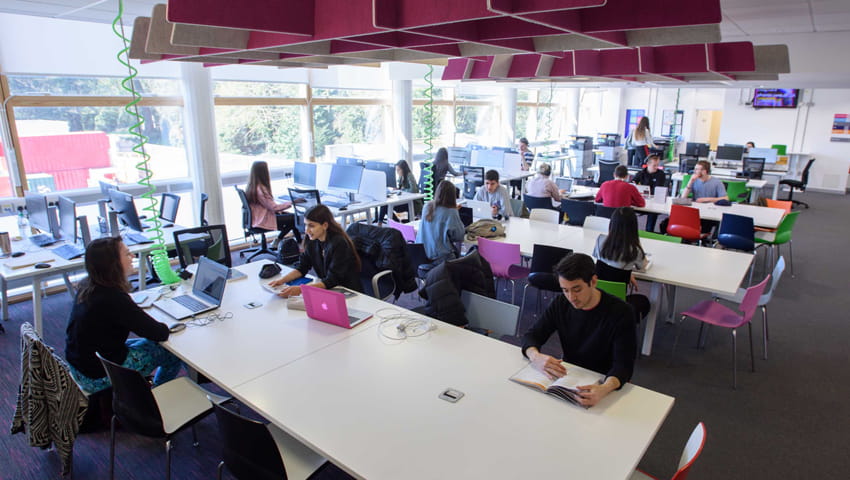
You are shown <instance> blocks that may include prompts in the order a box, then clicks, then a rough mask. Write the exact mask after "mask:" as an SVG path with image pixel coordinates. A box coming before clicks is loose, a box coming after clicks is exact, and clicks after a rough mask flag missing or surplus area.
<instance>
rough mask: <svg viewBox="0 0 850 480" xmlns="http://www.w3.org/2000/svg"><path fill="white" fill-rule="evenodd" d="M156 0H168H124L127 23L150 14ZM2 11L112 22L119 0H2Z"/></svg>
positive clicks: (0, 4)
mask: <svg viewBox="0 0 850 480" xmlns="http://www.w3.org/2000/svg"><path fill="white" fill-rule="evenodd" d="M157 3H165V0H124V24H125V25H132V24H133V20H134V19H135V18H136V17H138V16H150V14H151V9H153V6H154V5H156V4H157ZM0 12H3V13H17V14H20V15H36V16H40V17H51V18H64V19H66V20H82V21H86V22H98V23H112V21H113V20H114V19H115V17H116V15H117V14H118V0H0Z"/></svg>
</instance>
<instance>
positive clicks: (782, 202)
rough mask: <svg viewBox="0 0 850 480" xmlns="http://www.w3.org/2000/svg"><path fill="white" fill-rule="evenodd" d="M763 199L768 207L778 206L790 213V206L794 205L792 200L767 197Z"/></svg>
mask: <svg viewBox="0 0 850 480" xmlns="http://www.w3.org/2000/svg"><path fill="white" fill-rule="evenodd" d="M765 201H766V202H767V206H768V207H769V208H780V209H782V210H785V213H791V207H793V206H794V202H789V201H788V200H774V199H772V198H768V199H766V200H765Z"/></svg>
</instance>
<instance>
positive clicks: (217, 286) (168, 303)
mask: <svg viewBox="0 0 850 480" xmlns="http://www.w3.org/2000/svg"><path fill="white" fill-rule="evenodd" d="M199 260H200V262H198V271H197V272H195V283H193V284H192V293H188V294H185V295H179V296H176V297H172V298H166V299H163V300H157V301H156V302H154V304H153V305H154V306H155V307H157V308H159V309H160V310H162V311H163V312H165V313H167V314H169V315H171V316H172V317H174V318H176V319H177V320H183V319H184V318H189V317H191V316H193V315H197V314H199V313H204V312H208V311H210V310H215V309H216V308H218V307H219V305H221V299H222V297H223V296H224V286H225V285H226V284H227V272H228V270H229V268H227V265H222V264H220V263H218V262H216V261H213V260H210V259H208V258H207V257H201V258H200V259H199Z"/></svg>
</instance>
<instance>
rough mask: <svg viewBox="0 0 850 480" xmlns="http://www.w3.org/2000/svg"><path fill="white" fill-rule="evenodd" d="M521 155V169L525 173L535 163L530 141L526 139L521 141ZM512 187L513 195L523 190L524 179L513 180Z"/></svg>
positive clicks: (523, 138)
mask: <svg viewBox="0 0 850 480" xmlns="http://www.w3.org/2000/svg"><path fill="white" fill-rule="evenodd" d="M519 154H520V156H521V158H522V160H521V162H522V163H520V169H522V171H523V172H527V171H528V170H529V169H530V168H531V164H532V163H534V152H532V151H531V149H530V148H528V139H527V138H525V137H522V138H520V139H519ZM550 171H551V170H550ZM510 185H511V188H512V189H513V193H516V191H517V190H519V189H521V188H522V179H517V180H511V182H510Z"/></svg>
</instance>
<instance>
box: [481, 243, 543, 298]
mask: <svg viewBox="0 0 850 480" xmlns="http://www.w3.org/2000/svg"><path fill="white" fill-rule="evenodd" d="M478 253H479V254H481V256H482V257H484V260H487V262H488V263H489V264H490V269H491V270H493V275H494V276H495V277H497V278H504V279H506V280H510V281H511V303H514V297H515V294H516V280H519V279H521V278H528V274H529V273H531V270H530V269H529V268H528V267H523V266H522V265H519V263H520V262H522V256H521V255H520V251H519V244H518V243H505V242H497V241H495V240H488V239H486V238H484V237H478Z"/></svg>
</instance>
